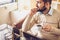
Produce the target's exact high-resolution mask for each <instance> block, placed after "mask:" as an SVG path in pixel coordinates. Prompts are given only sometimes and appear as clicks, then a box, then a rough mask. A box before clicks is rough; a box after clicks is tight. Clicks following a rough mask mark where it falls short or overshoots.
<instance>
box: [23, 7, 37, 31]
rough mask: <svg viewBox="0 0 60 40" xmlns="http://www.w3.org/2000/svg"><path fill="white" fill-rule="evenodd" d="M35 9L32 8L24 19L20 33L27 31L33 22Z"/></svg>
mask: <svg viewBox="0 0 60 40" xmlns="http://www.w3.org/2000/svg"><path fill="white" fill-rule="evenodd" d="M36 11H37V9H36V8H34V9H32V10H31V11H30V13H29V15H28V16H27V18H26V19H25V21H24V22H23V25H22V31H27V30H28V29H29V28H30V27H31V26H32V25H33V24H34V23H35V22H34V20H35V16H33V15H34V14H35V13H36Z"/></svg>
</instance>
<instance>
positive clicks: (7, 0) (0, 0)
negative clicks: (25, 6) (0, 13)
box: [0, 0, 15, 5]
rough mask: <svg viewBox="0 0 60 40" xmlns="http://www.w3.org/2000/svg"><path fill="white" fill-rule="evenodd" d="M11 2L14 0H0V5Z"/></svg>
mask: <svg viewBox="0 0 60 40" xmlns="http://www.w3.org/2000/svg"><path fill="white" fill-rule="evenodd" d="M12 2H15V0H0V5H3V4H7V3H12Z"/></svg>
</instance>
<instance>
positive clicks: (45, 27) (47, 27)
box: [42, 24, 52, 32]
mask: <svg viewBox="0 0 60 40" xmlns="http://www.w3.org/2000/svg"><path fill="white" fill-rule="evenodd" d="M51 29H52V26H51V25H49V24H47V25H44V26H43V27H42V30H44V31H47V32H50V31H51Z"/></svg>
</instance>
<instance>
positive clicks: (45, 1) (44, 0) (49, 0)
mask: <svg viewBox="0 0 60 40" xmlns="http://www.w3.org/2000/svg"><path fill="white" fill-rule="evenodd" d="M43 2H44V3H47V2H49V3H50V4H51V2H52V0H43Z"/></svg>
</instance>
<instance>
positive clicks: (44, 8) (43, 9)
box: [37, 6, 47, 12]
mask: <svg viewBox="0 0 60 40" xmlns="http://www.w3.org/2000/svg"><path fill="white" fill-rule="evenodd" d="M46 9H47V8H46V7H45V6H43V7H42V9H39V10H37V11H40V12H43V11H45V10H46Z"/></svg>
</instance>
